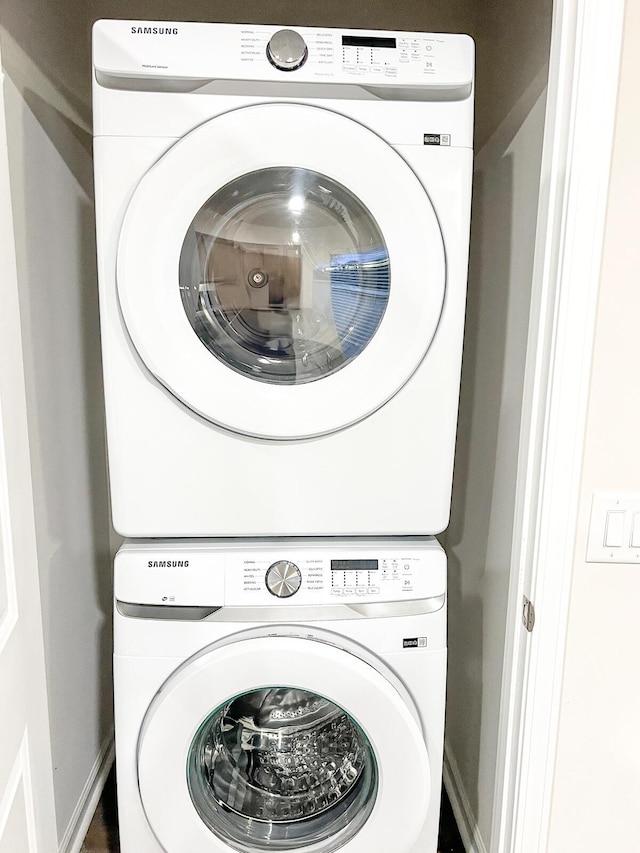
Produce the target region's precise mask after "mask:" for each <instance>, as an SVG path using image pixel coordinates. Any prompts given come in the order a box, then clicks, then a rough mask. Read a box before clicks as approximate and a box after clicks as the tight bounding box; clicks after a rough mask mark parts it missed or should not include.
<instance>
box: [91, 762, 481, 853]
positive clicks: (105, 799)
mask: <svg viewBox="0 0 640 853" xmlns="http://www.w3.org/2000/svg"><path fill="white" fill-rule="evenodd" d="M119 851H120V844H119V842H118V809H117V806H116V785H115V776H114V773H113V770H112V771H111V773H110V774H109V778H108V780H107V784H106V786H105V789H104V793H103V795H102V799H101V800H100V804H99V805H98V809H97V811H96V814H95V817H94V819H93V821H92V822H91V826H90V827H89V832H88V833H87V837H86V838H85V840H84V844H83V845H82V850H81V853H119ZM438 853H465V851H464V847H463V846H462V841H461V840H460V835H459V833H458V829H457V827H456V822H455V819H454V817H453V812H452V811H451V805H450V803H449V799H448V797H447V795H446V793H445V792H444V790H443V792H442V808H441V810H440V838H439V842H438Z"/></svg>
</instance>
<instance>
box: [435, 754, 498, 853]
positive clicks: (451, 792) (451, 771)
mask: <svg viewBox="0 0 640 853" xmlns="http://www.w3.org/2000/svg"><path fill="white" fill-rule="evenodd" d="M442 776H443V780H444V787H445V790H446V792H447V796H448V797H449V802H450V803H451V810H452V811H453V816H454V818H455V819H456V825H457V827H458V832H459V833H460V838H461V840H462V844H463V845H464V849H465V850H466V853H487V848H486V847H485V845H484V842H483V840H482V836H481V835H480V829H479V827H478V823H477V821H476V818H475V815H474V813H473V808H472V807H471V803H470V802H469V799H468V797H467V794H466V791H465V787H464V784H463V782H462V776H461V774H460V770H459V769H458V765H457V763H456V760H455V758H454V755H453V750H451V749H450V748H449V746H448V745H447V743H446V741H445V745H444V766H443V768H442Z"/></svg>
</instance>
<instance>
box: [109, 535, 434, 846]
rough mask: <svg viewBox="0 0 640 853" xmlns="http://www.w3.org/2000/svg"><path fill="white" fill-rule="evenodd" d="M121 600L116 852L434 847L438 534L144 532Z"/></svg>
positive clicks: (129, 548)
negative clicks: (209, 535)
mask: <svg viewBox="0 0 640 853" xmlns="http://www.w3.org/2000/svg"><path fill="white" fill-rule="evenodd" d="M115 596H116V602H115V656H114V677H115V711H116V759H117V760H116V764H117V782H118V802H119V820H120V843H121V849H122V853H185V851H189V853H235V851H241V853H261V852H262V851H269V853H271V852H273V853H277V851H297V852H298V853H299V852H300V851H304V853H333V851H336V850H338V849H339V850H340V851H342V853H389V851H390V850H393V851H395V853H436V847H437V833H438V818H439V802H440V788H441V779H442V774H441V769H442V754H443V731H444V709H445V672H446V560H445V555H444V552H443V551H442V549H441V548H440V546H439V545H438V543H437V542H436V541H435V540H433V539H431V538H430V537H423V538H418V539H413V538H402V539H384V540H375V539H370V540H366V539H352V540H347V539H344V540H341V539H336V540H328V539H324V540H317V541H313V540H309V541H299V540H298V541H295V540H291V539H289V540H287V539H281V540H268V541H262V542H261V541H242V540H227V541H226V542H225V541H222V540H210V541H206V540H201V541H198V542H196V541H191V542H185V541H181V542H178V541H174V542H165V543H160V544H158V543H155V542H152V541H145V540H138V541H136V542H127V543H125V545H124V546H123V547H122V549H121V550H120V551H119V552H118V554H117V556H116V560H115Z"/></svg>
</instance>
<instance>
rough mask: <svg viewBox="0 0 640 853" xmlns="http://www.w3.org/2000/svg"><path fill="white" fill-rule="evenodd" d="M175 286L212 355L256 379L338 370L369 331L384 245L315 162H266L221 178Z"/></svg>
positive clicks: (381, 292) (363, 212) (385, 295)
mask: <svg viewBox="0 0 640 853" xmlns="http://www.w3.org/2000/svg"><path fill="white" fill-rule="evenodd" d="M179 280H180V294H181V297H182V304H183V306H184V309H185V311H186V314H187V317H188V319H189V322H190V323H191V326H192V327H193V329H194V330H195V332H196V334H197V335H198V337H199V338H200V340H201V341H202V343H203V344H204V345H205V347H207V349H208V350H209V351H210V352H212V353H213V354H214V355H215V356H216V357H217V358H219V359H220V360H221V361H223V362H224V363H225V364H227V365H228V366H229V367H231V368H232V369H233V370H236V371H238V372H239V373H241V374H243V375H245V376H249V377H251V378H252V379H257V380H260V381H263V382H269V383H273V384H280V385H291V384H293V385H298V384H301V383H304V382H312V381H314V380H316V379H320V378H323V377H326V376H329V375H331V374H332V373H335V372H336V371H337V370H340V369H341V368H342V367H344V366H345V365H346V364H348V363H349V362H350V361H351V360H352V359H354V358H356V357H357V356H358V355H359V354H360V353H361V352H362V351H363V350H364V348H365V347H366V346H367V344H368V343H369V341H370V340H371V339H372V338H373V336H374V335H375V333H376V330H377V328H378V326H379V325H380V321H381V320H382V316H383V314H384V311H385V309H386V307H387V303H388V300H389V254H388V251H387V247H386V244H385V241H384V238H383V236H382V233H381V231H380V229H379V227H378V225H377V223H376V221H375V219H374V218H373V216H372V214H371V213H370V211H368V210H367V209H366V208H365V207H364V205H363V204H362V202H361V201H360V200H359V199H358V198H356V197H355V196H354V195H353V193H351V192H350V191H349V190H348V189H346V187H344V186H342V185H341V184H339V183H338V182H336V181H335V180H333V179H331V178H329V177H327V176H326V175H321V174H319V173H317V172H313V171H310V170H308V169H301V168H285V167H278V168H271V169H262V170H260V171H257V172H250V173H248V174H245V175H242V176H241V177H239V178H236V179H235V180H233V181H231V182H229V183H228V184H226V185H225V186H224V187H222V188H221V189H220V190H218V191H217V192H216V193H214V195H212V196H211V198H209V199H208V200H207V201H206V202H205V204H204V205H203V206H202V207H201V208H200V210H199V211H198V213H197V214H196V216H195V218H194V220H193V222H192V223H191V225H190V227H189V231H188V232H187V236H186V238H185V241H184V244H183V247H182V252H181V254H180V276H179Z"/></svg>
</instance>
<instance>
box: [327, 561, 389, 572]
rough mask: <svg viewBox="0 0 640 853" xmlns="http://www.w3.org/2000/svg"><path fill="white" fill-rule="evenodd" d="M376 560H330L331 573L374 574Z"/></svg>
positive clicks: (376, 565)
mask: <svg viewBox="0 0 640 853" xmlns="http://www.w3.org/2000/svg"><path fill="white" fill-rule="evenodd" d="M377 569H378V561H377V560H331V571H332V572H375V571H377Z"/></svg>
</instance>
